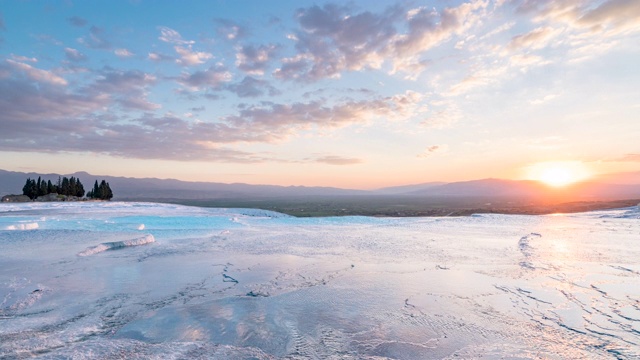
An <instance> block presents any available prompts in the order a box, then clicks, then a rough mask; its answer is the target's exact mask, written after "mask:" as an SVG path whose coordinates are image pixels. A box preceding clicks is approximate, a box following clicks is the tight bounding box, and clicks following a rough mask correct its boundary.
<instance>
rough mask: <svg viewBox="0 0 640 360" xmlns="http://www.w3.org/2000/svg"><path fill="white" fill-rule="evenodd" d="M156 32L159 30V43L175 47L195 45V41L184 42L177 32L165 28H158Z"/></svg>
mask: <svg viewBox="0 0 640 360" xmlns="http://www.w3.org/2000/svg"><path fill="white" fill-rule="evenodd" d="M158 30H160V37H158V39H160V40H161V41H164V42H167V43H170V44H177V45H192V44H195V41H191V40H184V39H183V38H182V36H181V35H180V33H179V32H177V31H175V30H173V29H171V28H168V27H166V26H159V27H158Z"/></svg>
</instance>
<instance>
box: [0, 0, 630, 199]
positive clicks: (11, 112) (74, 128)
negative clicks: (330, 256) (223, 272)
mask: <svg viewBox="0 0 640 360" xmlns="http://www.w3.org/2000/svg"><path fill="white" fill-rule="evenodd" d="M1 5H2V6H0V168H2V169H4V170H12V171H28V172H30V171H34V172H40V173H50V172H53V173H72V172H75V171H88V172H90V173H92V174H96V175H112V176H129V177H157V178H174V179H181V180H189V181H214V182H225V183H233V182H242V183H250V184H277V185H306V186H337V187H346V188H361V189H372V188H379V187H384V186H393V185H402V184H416V183H424V182H431V181H463V180H472V179H481V178H490V177H492V178H505V179H540V178H543V177H544V176H548V175H549V171H548V170H549V169H550V168H554V169H555V170H554V171H556V172H558V171H560V172H563V171H564V176H567V174H570V176H573V177H576V178H578V177H580V178H588V177H589V176H594V175H597V174H600V173H612V172H631V171H638V170H640V140H639V139H640V85H639V84H640V65H639V64H640V1H638V0H607V1H597V0H593V1H587V0H561V1H536V0H496V1H491V0H483V1H476V0H472V1H456V0H442V1H397V2H395V1H375V2H374V1H351V2H343V1H336V2H324V1H315V2H313V1H300V0H296V1H284V0H283V1H263V0H256V1H248V0H247V1H240V0H238V1H231V0H227V1H180V2H175V1H145V0H140V1H3V2H2V4H1ZM558 169H560V170H558ZM545 171H547V172H546V175H545Z"/></svg>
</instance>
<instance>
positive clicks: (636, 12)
mask: <svg viewBox="0 0 640 360" xmlns="http://www.w3.org/2000/svg"><path fill="white" fill-rule="evenodd" d="M515 3H516V6H517V9H518V11H519V12H521V13H529V14H533V15H534V20H535V21H537V22H543V21H551V22H557V23H562V24H565V25H568V26H570V27H572V28H574V29H581V30H586V31H587V32H589V33H591V34H592V35H593V36H596V37H602V36H604V37H608V36H614V35H617V34H620V33H625V32H637V31H640V3H638V1H635V0H606V1H603V2H601V3H600V4H598V6H596V7H593V2H589V1H535V0H522V1H516V2H515Z"/></svg>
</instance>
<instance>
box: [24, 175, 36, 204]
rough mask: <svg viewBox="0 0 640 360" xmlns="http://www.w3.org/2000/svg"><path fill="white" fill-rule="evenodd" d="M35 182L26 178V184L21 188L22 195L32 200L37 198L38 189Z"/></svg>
mask: <svg viewBox="0 0 640 360" xmlns="http://www.w3.org/2000/svg"><path fill="white" fill-rule="evenodd" d="M36 185H37V184H36V181H35V180H32V179H31V178H27V182H26V183H25V184H24V186H23V187H22V194H23V195H26V196H28V197H29V199H31V200H33V199H35V198H36V197H37V196H38V188H37V187H36Z"/></svg>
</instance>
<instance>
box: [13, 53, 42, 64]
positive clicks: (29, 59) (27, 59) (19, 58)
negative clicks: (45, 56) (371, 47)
mask: <svg viewBox="0 0 640 360" xmlns="http://www.w3.org/2000/svg"><path fill="white" fill-rule="evenodd" d="M10 56H11V59H12V60H15V61H20V62H31V63H37V62H38V59H36V58H34V57H27V56H21V55H15V54H11V55H10Z"/></svg>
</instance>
